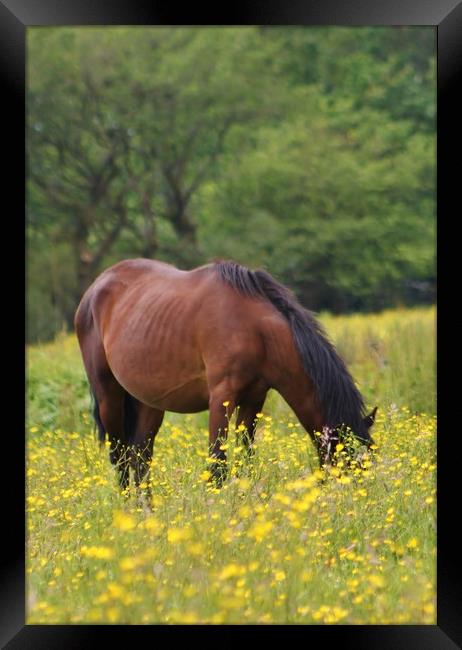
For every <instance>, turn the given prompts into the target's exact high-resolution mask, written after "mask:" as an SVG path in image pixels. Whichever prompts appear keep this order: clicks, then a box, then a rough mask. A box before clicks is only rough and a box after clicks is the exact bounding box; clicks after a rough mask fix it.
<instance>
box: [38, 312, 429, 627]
mask: <svg viewBox="0 0 462 650" xmlns="http://www.w3.org/2000/svg"><path fill="white" fill-rule="evenodd" d="M321 320H322V322H323V323H324V325H325V327H326V329H327V331H328V333H329V335H330V336H331V338H332V339H333V341H334V342H335V343H336V345H337V348H338V350H339V351H340V352H341V354H342V355H343V356H344V358H345V360H346V361H347V364H348V366H349V368H350V370H351V372H352V374H353V376H354V377H355V379H356V380H357V382H358V385H359V387H360V389H361V392H362V393H363V395H364V397H365V399H366V403H367V405H368V407H372V406H374V405H375V404H378V406H379V412H378V414H377V421H376V425H375V426H374V429H373V436H374V439H375V440H376V442H377V445H378V449H377V450H376V452H375V458H374V460H372V459H368V460H367V461H366V463H365V464H364V465H363V466H362V467H361V468H360V467H356V468H354V469H353V470H350V471H348V472H346V471H345V468H344V467H343V466H342V457H343V455H344V453H345V451H344V450H342V449H339V450H338V454H339V460H340V463H339V466H338V467H337V468H336V469H333V470H331V471H329V472H327V473H324V474H322V473H320V472H319V471H318V470H317V461H316V457H315V452H314V448H313V446H312V443H311V442H310V440H309V439H308V436H307V434H306V433H305V432H304V430H303V429H302V427H301V426H300V425H299V423H298V422H297V420H296V418H295V416H294V414H293V413H292V412H291V411H290V409H289V408H288V407H287V405H286V404H285V403H284V402H283V400H282V399H281V398H280V397H279V396H278V395H277V394H276V393H272V394H270V396H269V398H268V400H267V403H266V404H265V408H264V409H263V411H264V413H263V416H262V417H261V418H260V421H259V427H258V432H257V438H256V450H255V451H256V453H255V456H254V459H253V461H252V463H251V464H249V463H243V462H242V460H241V456H242V450H241V449H240V448H239V446H236V444H235V441H234V436H233V435H231V436H230V437H229V440H228V443H229V449H228V458H229V464H230V468H231V477H230V479H229V480H228V481H227V482H226V483H225V485H224V487H223V488H222V489H221V490H215V489H213V488H210V487H209V486H208V484H207V478H208V471H207V457H206V449H207V428H206V427H207V414H206V413H205V414H199V415H196V416H180V415H176V414H168V416H167V417H166V421H165V423H164V425H163V427H162V429H161V432H160V433H159V435H158V437H157V439H156V444H155V456H154V461H153V482H154V485H153V493H154V496H153V510H154V511H153V513H152V514H147V513H146V512H145V511H144V510H143V509H142V508H140V507H139V506H138V504H137V502H136V500H135V499H129V500H128V501H124V500H123V499H122V497H121V496H120V495H119V493H118V490H117V488H116V483H115V475H114V470H113V468H112V467H111V465H110V463H109V460H108V457H107V453H105V452H104V451H103V452H101V451H100V450H99V449H98V446H97V445H96V443H95V438H94V435H93V433H92V430H91V429H92V425H91V420H90V417H89V413H88V410H89V394H88V388H87V384H86V379H85V375H84V372H83V368H82V364H81V361H80V354H79V350H78V346H77V343H76V340H75V338H74V337H73V336H65V335H62V336H60V337H59V338H58V339H57V340H56V341H55V342H54V343H51V344H47V345H41V346H33V347H31V348H29V350H28V409H27V415H28V425H27V426H28V458H27V524H28V540H27V569H26V570H27V582H28V589H27V592H28V593H27V595H28V606H27V610H28V619H27V622H28V623H29V624H32V623H133V624H136V623H157V622H165V623H273V622H274V623H309V624H310V623H316V624H317V623H321V624H322V623H327V624H329V623H347V624H374V623H376V624H377V623H378V624H392V623H395V624H401V623H412V624H422V623H428V624H435V622H436V614H435V594H436V555H435V546H436V532H435V527H436V521H435V492H436V487H435V471H436V460H435V457H436V439H435V438H436V419H435V415H434V414H435V359H434V355H435V349H434V338H435V335H434V320H435V311H434V309H428V308H427V309H413V310H399V311H393V312H387V313H384V314H380V315H370V316H359V315H358V316H356V315H355V316H349V317H336V318H334V317H331V316H327V315H321ZM238 474H239V475H238Z"/></svg>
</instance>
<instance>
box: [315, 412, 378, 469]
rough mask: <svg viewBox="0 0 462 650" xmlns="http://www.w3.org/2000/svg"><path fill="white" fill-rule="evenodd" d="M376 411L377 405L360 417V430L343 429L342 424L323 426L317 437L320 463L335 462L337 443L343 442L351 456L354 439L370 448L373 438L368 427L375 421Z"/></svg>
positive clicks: (333, 463) (332, 463)
mask: <svg viewBox="0 0 462 650" xmlns="http://www.w3.org/2000/svg"><path fill="white" fill-rule="evenodd" d="M376 413H377V407H375V408H374V409H372V411H371V412H370V413H369V415H366V417H364V418H363V419H362V422H361V427H360V430H358V431H353V432H352V431H351V430H349V429H345V428H344V427H343V426H339V427H335V428H331V427H328V426H324V427H323V429H322V433H321V435H320V436H319V438H318V453H319V460H320V462H321V465H323V464H327V463H329V464H331V465H335V464H336V456H335V452H336V449H337V445H339V444H343V445H344V448H346V450H347V453H348V456H349V457H350V458H351V457H352V456H353V455H354V451H353V445H352V443H353V442H354V441H355V440H356V441H358V442H359V443H360V444H361V445H364V446H365V447H366V448H367V449H370V448H371V446H372V445H374V444H375V443H374V440H373V439H372V437H371V435H370V432H369V430H370V428H371V427H372V425H373V424H374V422H375V415H376Z"/></svg>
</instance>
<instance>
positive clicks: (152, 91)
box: [27, 26, 436, 342]
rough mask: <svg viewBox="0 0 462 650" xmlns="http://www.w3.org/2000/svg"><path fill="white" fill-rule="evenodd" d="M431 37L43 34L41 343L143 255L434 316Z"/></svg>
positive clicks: (259, 30) (339, 302) (36, 245)
mask: <svg viewBox="0 0 462 650" xmlns="http://www.w3.org/2000/svg"><path fill="white" fill-rule="evenodd" d="M435 39H436V33H435V30H434V28H432V27H399V26H398V27H356V28H345V27H328V28H326V27H235V28H234V27H233V28H228V27H217V28H209V27H207V28H197V27H188V28H180V27H171V28H170V27H161V28H146V27H117V28H113V27H103V28H92V27H84V28H56V27H55V28H42V27H36V28H28V93H27V112H28V125H27V130H28V133H27V145H28V194H27V300H28V319H27V337H28V341H29V342H34V341H46V340H49V339H52V338H53V337H54V336H55V335H56V333H57V332H60V331H62V330H66V329H67V330H71V329H72V321H73V315H74V311H75V308H76V306H77V304H78V302H79V300H80V297H81V295H82V293H83V292H84V291H85V289H86V288H87V286H88V285H89V284H90V283H91V282H92V281H93V279H94V278H95V277H96V276H97V275H98V273H99V272H101V271H102V270H103V269H104V268H106V267H107V266H109V265H110V264H112V263H115V262H116V261H118V260H120V259H124V258H127V257H137V256H146V257H151V258H157V259H162V260H165V261H167V262H170V263H173V264H175V265H177V266H179V267H181V268H191V267H193V266H197V265H199V264H202V263H205V262H207V261H210V260H212V259H213V258H217V257H227V258H233V259H235V260H237V261H239V262H241V263H244V264H247V265H249V266H252V267H255V266H262V267H264V268H266V269H267V270H268V271H269V272H270V273H272V274H273V275H274V276H275V277H276V278H277V279H279V280H280V281H281V282H283V283H285V284H286V285H288V286H289V287H291V288H292V289H293V290H295V292H296V294H297V296H298V297H299V299H300V300H301V301H302V302H303V304H304V305H305V306H306V307H308V308H310V309H313V310H315V311H320V310H323V311H325V310H327V311H330V312H332V313H341V312H343V313H345V312H357V311H379V310H382V309H385V308H389V307H395V306H404V305H416V304H425V303H428V304H430V303H433V302H434V300H435V295H434V291H435V273H436V270H435V199H436V195H435V183H436V181H435V144H436V137H435V106H436V95H435V93H436V64H435Z"/></svg>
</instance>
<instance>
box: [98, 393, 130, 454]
mask: <svg viewBox="0 0 462 650" xmlns="http://www.w3.org/2000/svg"><path fill="white" fill-rule="evenodd" d="M90 394H91V399H92V404H93V407H92V413H93V419H94V420H95V426H96V434H97V437H98V440H99V441H100V443H104V441H105V440H106V429H105V426H104V424H103V422H102V420H101V415H100V413H99V405H98V400H97V399H96V395H95V393H94V392H93V389H92V388H90ZM136 423H137V412H136V401H135V398H134V397H132V396H131V395H130V394H129V393H127V392H126V391H125V394H124V437H125V440H124V442H125V443H126V444H130V443H132V442H133V439H134V437H135V431H136Z"/></svg>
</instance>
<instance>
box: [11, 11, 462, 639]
mask: <svg viewBox="0 0 462 650" xmlns="http://www.w3.org/2000/svg"><path fill="white" fill-rule="evenodd" d="M96 5H97V6H96ZM175 9H176V7H174V6H172V5H170V6H169V7H168V8H167V7H166V6H161V5H160V3H155V4H154V3H152V2H149V1H142V0H132V2H130V3H127V2H126V3H122V2H121V1H120V0H100V1H99V2H98V3H95V2H94V1H92V0H80V2H79V3H78V4H77V3H75V4H73V3H72V1H71V0H41V2H40V3H37V2H34V0H0V72H1V78H2V81H3V82H4V87H5V89H6V93H5V97H7V100H6V101H5V102H4V106H6V109H7V119H6V123H7V124H8V125H9V127H8V134H9V136H10V139H11V142H10V143H9V145H7V160H8V174H7V179H6V182H5V184H4V196H5V195H6V196H8V194H9V195H10V198H11V205H13V206H14V207H15V208H16V210H15V212H14V214H15V216H16V214H17V216H18V218H16V219H14V221H13V223H15V224H16V226H15V227H14V228H12V229H10V228H9V229H8V244H9V246H8V247H9V248H11V249H12V250H15V253H16V254H17V252H18V251H24V250H25V247H24V230H23V228H22V223H21V218H19V213H21V214H24V212H23V210H24V205H25V202H24V201H23V202H22V203H20V202H19V201H18V196H19V197H21V196H25V185H24V180H23V178H24V169H25V150H24V148H21V147H18V140H19V141H20V142H24V140H23V138H24V137H25V135H24V124H25V33H26V27H28V26H36V25H138V24H147V25H175V24H192V25H199V24H200V25H220V24H223V25H239V24H244V25H245V24H261V25H297V24H299V25H339V26H340V25H347V26H353V25H356V26H359V25H377V26H378V25H431V26H433V27H435V28H436V29H435V31H436V32H437V37H438V44H437V52H438V62H437V66H438V92H437V109H438V113H437V133H438V147H437V154H438V171H437V188H438V217H439V219H438V229H437V241H438V242H439V243H440V247H439V250H440V251H441V250H442V249H441V241H442V232H443V230H442V229H443V227H444V229H445V233H446V234H447V232H448V225H449V224H448V221H449V214H451V208H454V207H455V206H456V205H457V204H456V188H458V185H460V172H459V174H458V173H457V172H458V169H457V166H454V165H451V163H450V159H449V158H448V155H447V154H448V153H449V151H450V150H451V149H454V144H455V138H456V139H457V138H458V141H459V143H460V144H461V145H462V142H461V134H460V126H459V124H458V122H459V120H460V115H462V101H461V99H460V97H459V94H460V87H459V86H458V85H457V73H459V75H460V73H461V72H462V2H461V0H439V1H438V3H435V2H432V0H420V2H419V0H389V1H388V2H387V4H386V5H383V3H381V2H379V1H378V0H375V2H374V3H372V2H371V0H350V2H349V3H348V4H346V3H344V2H342V1H341V0H324V1H323V0H311V2H308V0H307V2H306V3H305V4H302V3H296V4H294V5H293V6H291V7H288V6H286V5H285V4H284V3H283V2H282V1H281V0H279V1H277V0H272V2H266V3H263V2H261V0H260V1H259V2H258V1H257V2H255V3H254V4H253V5H250V3H249V4H248V5H244V6H242V5H241V6H238V5H235V6H234V8H232V9H229V8H228V7H224V8H223V10H222V11H221V12H220V14H219V12H217V11H216V10H215V11H214V10H213V9H212V10H211V9H210V8H209V7H208V8H207V10H206V11H203V10H201V8H196V7H195V8H194V11H191V12H188V11H187V10H182V11H181V18H182V20H181V22H179V21H178V16H179V13H178V12H176V11H175ZM458 126H459V129H458V128H457V127H458ZM19 134H21V135H19ZM461 149H462V147H461ZM459 169H460V167H459ZM457 198H458V197H457ZM446 213H447V214H448V216H445V215H446ZM443 215H444V216H443ZM15 228H16V229H15ZM10 233H11V234H10ZM454 235H455V232H454ZM11 237H12V240H11ZM457 243H458V238H457V237H456V236H454V237H452V238H451V237H449V238H447V239H446V241H445V243H444V249H445V253H444V258H443V257H442V256H441V255H440V256H438V264H437V269H438V277H440V275H441V277H442V280H441V282H440V283H439V284H440V297H439V303H440V305H441V306H442V307H440V308H441V309H442V310H443V313H445V308H447V312H446V313H451V312H450V311H449V309H451V307H452V308H453V309H454V307H453V299H452V298H451V297H450V295H449V296H448V295H445V291H441V288H442V285H444V286H446V282H445V280H446V281H447V282H448V283H449V282H450V280H451V278H454V277H455V274H456V268H455V265H454V260H457V252H458V251H457V249H456V246H457ZM451 246H452V248H451ZM459 255H460V253H459ZM24 262H25V259H24ZM451 264H452V265H453V266H452V267H451ZM23 268H25V264H24V267H23ZM4 277H6V278H8V277H11V268H10V269H9V274H8V275H6V270H5V275H4ZM4 288H7V287H4ZM449 294H451V291H449ZM15 298H17V292H16V291H15V290H14V288H13V287H12V288H11V289H9V293H8V292H7V296H6V301H7V302H6V304H8V305H9V304H14V301H15ZM22 308H24V303H23V304H22V307H21V308H20V309H19V312H21V310H22ZM16 313H17V312H16ZM24 322H25V320H24V321H23V323H24ZM457 324H460V320H459V322H457ZM455 326H456V319H451V320H450V321H449V320H446V321H444V320H442V319H441V318H438V362H437V369H438V371H439V372H438V388H439V391H438V396H439V400H438V407H439V408H438V422H439V428H440V431H441V436H440V438H441V439H440V441H439V443H438V469H439V471H438V494H439V499H438V502H439V503H438V540H439V552H438V560H437V566H438V607H437V621H438V622H437V625H436V626H426V625H419V626H412V625H406V626H399V625H390V626H387V625H383V626H372V625H371V626H345V625H338V626H298V625H289V626H281V625H271V626H269V627H270V628H271V632H270V634H271V638H272V637H273V634H274V633H275V632H276V634H279V632H280V630H279V628H282V630H281V633H282V635H283V638H285V637H286V630H287V628H288V627H289V628H303V630H302V634H303V635H304V636H305V635H306V634H307V635H308V637H309V638H311V639H313V641H314V640H315V639H316V638H319V639H322V640H323V641H324V642H325V640H326V638H328V639H329V640H331V641H332V642H335V640H338V641H340V642H341V643H342V645H343V644H344V643H345V641H346V642H347V646H348V645H349V643H354V646H355V647H356V648H358V650H359V649H361V648H369V647H371V646H372V647H374V648H390V649H393V650H400V649H401V648H402V649H403V650H404V648H406V650H407V649H408V648H414V647H415V648H418V649H419V650H426V649H427V648H428V649H429V650H430V649H433V648H435V649H436V648H437V649H438V650H445V649H446V648H448V650H449V649H450V648H456V647H458V646H457V645H456V643H461V642H462V621H461V617H460V611H462V603H461V597H460V591H461V590H460V585H458V584H457V583H456V581H455V577H454V574H455V568H456V565H457V560H459V565H460V543H459V541H458V536H457V535H454V534H453V532H452V530H451V528H452V527H453V525H454V524H453V520H452V509H451V508H450V505H448V504H450V503H451V496H452V494H453V491H454V489H455V484H454V483H452V481H453V479H452V477H453V476H456V475H457V474H456V472H457V471H458V464H457V457H456V454H455V453H454V452H452V449H450V448H449V445H448V444H443V436H444V435H446V436H449V435H450V434H449V431H450V427H453V426H454V421H453V420H454V418H453V417H452V418H451V419H452V421H451V422H449V421H448V420H449V417H451V415H450V414H451V409H453V407H454V404H457V401H456V399H455V387H454V384H452V382H450V383H451V384H452V389H451V386H449V385H448V382H445V383H444V391H443V390H442V386H443V374H446V373H444V366H446V367H451V365H454V360H453V351H452V350H451V351H448V349H447V348H446V349H445V346H446V345H447V342H448V341H451V340H452V341H456V340H457V339H456V334H457V333H459V334H460V328H459V332H456V327H455ZM10 329H11V331H9V332H8V337H9V338H8V339H5V340H6V341H9V340H17V339H18V348H19V346H21V349H22V350H23V349H24V348H23V347H22V346H23V342H22V341H19V336H20V335H19V331H20V328H14V325H13V326H12V327H11V328H10ZM10 337H11V338H10ZM7 347H9V346H7ZM11 348H12V349H13V346H11ZM12 367H18V364H17V361H15V362H14V363H12V364H11V366H9V368H12ZM18 374H19V378H18V379H19V388H21V387H22V385H23V381H24V376H23V375H22V374H20V373H18ZM451 390H452V393H451ZM19 393H20V390H18V394H19ZM22 404H24V402H22ZM6 410H7V411H8V412H7V415H8V417H9V418H11V423H10V422H9V421H8V425H7V426H8V428H7V427H5V431H9V430H11V431H13V432H14V431H15V430H16V429H17V416H16V413H17V410H16V409H11V411H13V412H10V410H9V409H6ZM20 410H21V409H20ZM455 433H457V432H455ZM7 453H8V457H9V458H12V459H18V458H20V459H21V460H20V463H19V466H18V463H17V460H14V463H11V462H10V466H11V464H12V465H13V470H14V471H13V475H14V478H13V483H12V484H14V485H15V488H16V489H15V490H11V491H10V493H9V494H8V499H5V500H4V504H5V506H6V513H5V514H4V522H8V524H9V526H8V535H4V539H3V541H4V542H6V544H7V546H6V551H5V552H4V553H3V554H2V558H1V562H2V584H1V590H0V598H1V604H2V607H1V610H0V630H1V633H0V641H2V645H3V643H6V645H4V646H3V647H7V648H9V649H10V648H11V649H16V648H29V647H31V648H34V649H35V648H37V649H41V648H44V649H45V648H46V649H47V650H49V649H51V648H61V647H66V648H67V649H72V648H82V647H85V648H87V647H94V646H96V644H98V645H99V644H100V643H101V642H102V641H103V639H104V641H107V640H108V636H109V635H110V636H112V635H114V636H113V638H115V639H116V640H117V641H118V642H119V643H121V642H123V641H125V640H126V641H131V640H132V639H133V633H132V629H131V628H134V629H136V632H135V636H136V637H137V639H146V641H148V640H152V639H153V638H156V639H157V637H158V635H159V633H160V636H161V637H162V636H164V635H165V636H164V638H167V639H168V638H172V639H173V638H175V640H177V639H178V640H179V639H180V638H181V637H182V636H183V638H184V639H185V641H186V642H188V641H189V642H190V638H191V636H190V635H191V632H192V630H191V626H136V625H134V626H130V631H129V632H127V629H126V626H111V625H94V626H86V625H59V626H51V625H25V624H24V621H25V603H24V592H25V576H24V545H23V544H24V539H25V523H24V496H25V492H24V483H23V482H21V480H20V478H19V476H20V475H21V473H22V472H23V471H24V470H25V460H24V459H25V439H22V438H20V437H19V436H16V437H15V435H12V436H9V438H8V450H7ZM459 472H460V469H459ZM22 476H24V474H22ZM18 484H19V486H20V488H19V489H17V487H18ZM13 520H16V525H15V527H14V529H13V527H12V526H11V524H10V523H9V522H11V521H13ZM3 530H5V527H4V528H3ZM456 558H457V560H456ZM153 627H154V628H155V629H154V630H153V629H152V628H153ZM184 627H186V629H183V628H184ZM193 627H197V628H199V629H200V632H203V633H204V635H206V636H207V637H208V640H211V639H212V638H217V640H218V637H217V635H219V637H220V642H221V643H223V641H224V640H225V639H226V640H228V639H229V643H231V642H232V641H233V640H234V639H235V638H236V637H235V634H236V632H237V630H238V629H239V628H240V627H244V626H230V625H221V626H207V625H198V626H193ZM254 627H255V628H258V630H256V632H257V634H258V635H259V637H260V636H261V634H262V632H263V631H264V629H262V628H266V627H267V626H260V625H258V626H257V625H255V626H253V625H246V626H245V628H246V631H250V629H251V628H254ZM221 628H225V630H224V632H223V631H222V630H221ZM273 628H276V629H273ZM133 631H134V630H133ZM253 631H254V630H252V632H253ZM297 631H298V630H297ZM265 632H266V630H265ZM186 635H187V636H186ZM268 638H269V637H268ZM281 638H282V637H281Z"/></svg>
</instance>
